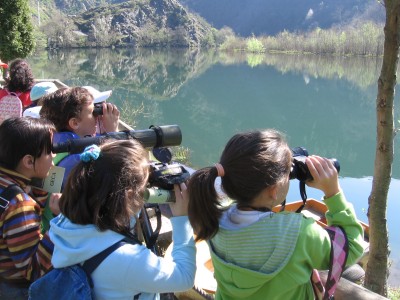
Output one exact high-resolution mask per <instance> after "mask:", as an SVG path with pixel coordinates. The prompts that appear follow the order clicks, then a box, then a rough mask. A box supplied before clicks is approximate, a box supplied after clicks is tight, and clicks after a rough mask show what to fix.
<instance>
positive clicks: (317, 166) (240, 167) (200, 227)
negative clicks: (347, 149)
mask: <svg viewBox="0 0 400 300" xmlns="http://www.w3.org/2000/svg"><path fill="white" fill-rule="evenodd" d="M306 165H307V167H308V169H309V171H310V173H311V175H312V177H313V180H312V181H307V182H306V184H307V185H308V186H310V187H314V188H317V189H319V190H321V191H322V192H324V194H325V196H324V200H323V201H324V202H325V204H326V205H327V207H328V211H327V212H326V218H327V222H328V225H329V226H332V225H333V226H341V227H342V228H343V229H344V231H345V233H346V235H347V238H348V241H349V253H348V258H347V265H351V264H354V263H355V262H356V261H357V259H358V258H359V257H360V256H361V255H362V253H363V246H362V244H363V230H362V227H361V225H360V224H359V223H358V221H357V218H356V215H355V212H354V209H353V206H352V205H351V204H350V203H349V202H347V201H346V198H345V196H344V194H343V192H342V191H341V189H340V186H339V180H338V173H337V170H336V168H335V167H334V165H333V164H332V162H331V161H330V160H328V159H326V158H322V157H319V156H308V157H307V159H306ZM291 166H292V151H291V150H290V148H289V146H288V145H287V143H286V141H285V140H284V138H283V137H282V135H281V134H280V133H279V132H277V131H275V130H265V131H250V132H245V133H239V134H236V135H234V136H233V137H232V138H231V139H230V140H229V142H228V143H227V145H226V146H225V149H224V151H223V153H222V155H221V158H220V162H219V163H217V164H215V165H214V166H212V167H206V168H203V169H200V170H198V171H197V172H196V173H195V174H193V175H192V177H191V179H190V182H189V186H188V191H189V198H190V200H189V219H190V222H191V224H192V226H193V228H194V231H195V234H196V240H197V241H199V240H207V241H208V244H209V247H210V252H211V257H212V262H213V265H214V276H215V278H216V281H217V291H216V299H263V300H264V299H269V300H270V299H285V300H286V299H314V292H313V288H312V285H311V281H310V276H311V274H312V270H313V269H319V270H326V269H328V268H329V262H330V254H331V239H330V237H329V235H328V233H327V231H326V230H325V229H323V228H322V227H321V226H320V225H318V224H317V223H316V222H315V221H314V220H313V219H312V218H307V217H305V216H304V215H303V214H300V213H294V212H280V213H274V212H272V208H273V207H274V206H276V205H279V204H280V203H282V202H283V201H284V200H285V199H286V195H287V193H288V189H289V174H290V172H291ZM217 177H221V188H222V190H223V192H224V193H225V194H226V195H227V196H228V197H229V198H230V199H231V200H233V204H232V205H231V206H229V207H228V208H226V207H224V206H223V205H222V204H223V203H222V201H224V199H223V197H221V195H220V194H219V193H218V191H217V190H216V188H215V179H216V178H217ZM225 200H226V199H225Z"/></svg>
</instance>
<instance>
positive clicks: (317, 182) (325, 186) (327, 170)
mask: <svg viewBox="0 0 400 300" xmlns="http://www.w3.org/2000/svg"><path fill="white" fill-rule="evenodd" d="M306 164H307V167H308V169H309V170H310V173H311V175H312V177H313V178H314V180H311V181H307V182H306V184H307V185H308V186H310V187H314V188H316V189H319V190H321V191H323V192H324V194H325V197H326V198H329V197H332V196H333V195H335V194H337V193H338V192H339V191H340V186H339V179H338V173H337V170H336V168H335V166H334V165H333V163H332V162H331V161H330V160H328V159H327V158H323V157H320V156H315V155H312V156H308V157H307V158H306Z"/></svg>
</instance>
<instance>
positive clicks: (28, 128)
mask: <svg viewBox="0 0 400 300" xmlns="http://www.w3.org/2000/svg"><path fill="white" fill-rule="evenodd" d="M54 132H55V128H54V125H53V124H51V123H50V122H49V121H47V120H43V119H35V118H31V117H17V118H9V119H7V120H5V121H4V122H3V123H2V124H1V125H0V145H1V147H0V166H2V167H4V168H7V169H10V170H15V169H16V167H17V166H18V163H19V162H20V160H21V159H22V158H23V157H24V156H25V155H27V154H29V155H32V156H33V157H34V158H38V157H40V156H41V155H42V153H43V151H46V153H47V154H48V153H51V147H52V139H53V133H54Z"/></svg>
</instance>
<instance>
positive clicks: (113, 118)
mask: <svg viewBox="0 0 400 300" xmlns="http://www.w3.org/2000/svg"><path fill="white" fill-rule="evenodd" d="M102 105H103V115H102V116H99V118H101V121H102V125H103V128H104V130H105V131H106V132H116V131H118V121H119V110H118V108H117V107H116V106H115V105H114V104H112V103H106V102H103V103H102Z"/></svg>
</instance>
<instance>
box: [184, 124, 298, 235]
mask: <svg viewBox="0 0 400 300" xmlns="http://www.w3.org/2000/svg"><path fill="white" fill-rule="evenodd" d="M291 159H292V154H291V150H290V148H289V147H288V145H287V143H286V141H285V139H284V137H283V136H282V135H281V134H280V133H279V132H278V131H275V130H271V129H270V130H265V131H249V132H244V133H238V134H236V135H234V136H233V137H232V138H231V139H230V140H229V142H228V143H227V144H226V146H225V149H224V151H223V152H222V155H221V158H220V164H221V165H222V166H223V168H224V171H225V175H224V176H223V177H222V178H221V186H222V189H223V191H224V192H225V193H226V194H227V196H228V197H229V198H230V199H232V200H235V201H236V202H237V204H238V205H243V206H247V205H250V204H251V202H252V201H253V199H254V198H255V197H256V196H257V195H258V194H259V193H260V192H261V191H262V190H263V189H265V188H266V187H269V186H272V185H274V184H276V183H277V182H279V181H280V180H282V179H283V178H284V176H288V175H289V172H290V167H291ZM217 176H218V173H217V169H216V167H206V168H203V169H200V170H198V171H197V172H195V173H194V174H193V175H192V176H191V178H190V181H189V185H188V191H189V199H190V200H189V206H188V215H189V220H190V223H191V224H192V226H193V229H194V231H195V233H196V240H205V239H210V238H212V237H213V236H214V235H215V234H216V233H217V231H218V226H219V218H220V217H221V215H222V212H223V209H222V208H221V206H220V201H219V200H220V198H219V195H218V193H217V191H216V189H215V179H216V177H217Z"/></svg>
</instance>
